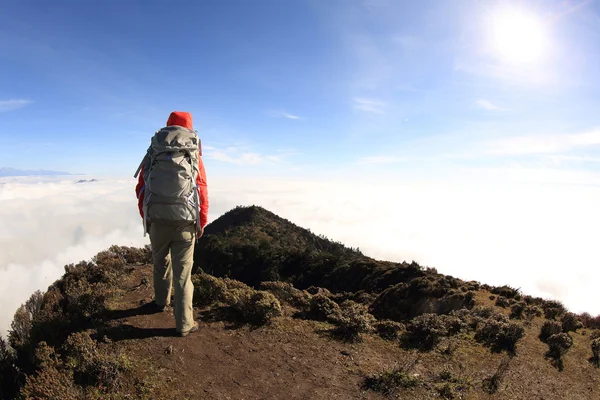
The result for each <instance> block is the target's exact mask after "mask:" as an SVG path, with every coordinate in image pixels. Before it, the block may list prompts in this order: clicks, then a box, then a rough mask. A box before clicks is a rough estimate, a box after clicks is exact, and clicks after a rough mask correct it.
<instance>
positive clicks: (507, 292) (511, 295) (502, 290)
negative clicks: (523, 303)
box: [490, 285, 521, 300]
mask: <svg viewBox="0 0 600 400" xmlns="http://www.w3.org/2000/svg"><path fill="white" fill-rule="evenodd" d="M490 291H491V292H492V293H493V294H497V295H499V296H502V297H505V298H507V299H515V300H520V299H521V295H520V293H519V289H515V288H512V287H510V286H508V285H504V286H496V287H494V288H492V289H491V290H490Z"/></svg>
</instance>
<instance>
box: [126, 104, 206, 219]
mask: <svg viewBox="0 0 600 400" xmlns="http://www.w3.org/2000/svg"><path fill="white" fill-rule="evenodd" d="M173 125H178V126H183V127H184V128H188V129H194V128H193V125H192V114H190V113H187V112H181V111H174V112H172V113H171V115H170V116H169V120H168V121H167V126H173ZM196 184H197V185H198V189H199V192H200V193H199V194H200V226H202V228H204V227H205V226H206V224H207V222H208V185H207V183H206V171H205V170H204V164H203V163H202V157H198V178H197V179H196ZM144 186H146V182H145V181H144V168H143V167H142V170H141V171H140V175H139V177H138V183H137V185H136V187H135V194H136V196H137V199H138V208H139V210H140V216H141V217H142V218H144V211H143V205H144V191H143V190H142V189H143V188H144Z"/></svg>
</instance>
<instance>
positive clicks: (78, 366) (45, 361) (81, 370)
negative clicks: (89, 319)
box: [21, 332, 130, 399]
mask: <svg viewBox="0 0 600 400" xmlns="http://www.w3.org/2000/svg"><path fill="white" fill-rule="evenodd" d="M34 366H35V373H32V374H29V375H28V376H27V379H26V382H25V386H24V387H23V389H22V391H21V395H22V397H23V398H25V399H41V398H44V399H45V398H48V399H57V398H60V399H81V398H87V397H88V396H86V394H85V393H89V390H90V389H92V390H93V392H94V393H96V396H97V395H102V396H101V398H105V397H109V396H104V395H106V394H117V393H119V392H120V382H121V380H122V375H123V373H124V372H125V371H127V370H128V369H129V368H130V361H129V359H128V358H127V357H126V356H124V355H122V354H117V353H114V352H112V351H110V350H108V349H107V348H104V347H100V346H99V345H98V344H97V343H96V341H94V340H93V339H92V338H91V337H90V335H89V334H88V333H86V332H78V333H74V334H72V335H70V336H69V337H68V338H67V340H66V341H65V343H64V344H63V345H62V346H61V354H57V353H56V352H55V350H54V348H53V347H52V346H48V345H47V344H46V342H40V343H39V344H38V345H37V347H36V349H35V356H34ZM111 398H112V397H111Z"/></svg>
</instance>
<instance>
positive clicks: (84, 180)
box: [75, 179, 98, 183]
mask: <svg viewBox="0 0 600 400" xmlns="http://www.w3.org/2000/svg"><path fill="white" fill-rule="evenodd" d="M94 182H98V179H80V180H78V181H77V182H75V183H94Z"/></svg>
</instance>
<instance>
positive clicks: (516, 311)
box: [510, 302, 527, 319]
mask: <svg viewBox="0 0 600 400" xmlns="http://www.w3.org/2000/svg"><path fill="white" fill-rule="evenodd" d="M526 307H527V304H525V303H524V302H519V303H516V304H513V306H512V307H511V308H510V318H511V319H522V318H523V312H524V311H525V308H526Z"/></svg>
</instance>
